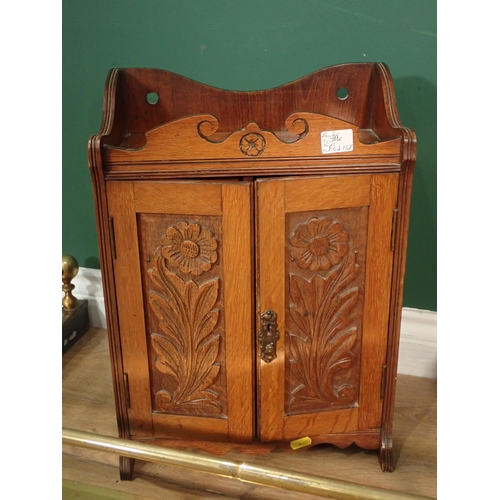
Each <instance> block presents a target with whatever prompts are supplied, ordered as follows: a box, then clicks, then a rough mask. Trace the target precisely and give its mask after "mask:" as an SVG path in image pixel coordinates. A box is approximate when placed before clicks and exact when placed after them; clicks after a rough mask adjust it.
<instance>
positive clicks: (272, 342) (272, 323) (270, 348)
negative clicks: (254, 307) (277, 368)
mask: <svg viewBox="0 0 500 500" xmlns="http://www.w3.org/2000/svg"><path fill="white" fill-rule="evenodd" d="M279 338H280V332H279V331H278V324H277V322H276V313H275V312H274V311H271V309H268V310H267V311H266V312H264V313H262V314H261V315H260V332H259V344H260V358H261V359H262V360H264V361H265V362H266V363H270V362H271V361H272V360H273V359H275V358H276V342H277V341H278V339H279Z"/></svg>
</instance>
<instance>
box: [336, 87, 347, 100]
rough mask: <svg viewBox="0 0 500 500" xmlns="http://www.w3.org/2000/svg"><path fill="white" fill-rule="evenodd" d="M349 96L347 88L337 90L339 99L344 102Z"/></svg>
mask: <svg viewBox="0 0 500 500" xmlns="http://www.w3.org/2000/svg"><path fill="white" fill-rule="evenodd" d="M348 96H349V91H348V90H347V89H346V88H345V87H340V88H339V89H338V90H337V97H338V98H339V99H340V100H341V101H343V100H344V99H347V97H348Z"/></svg>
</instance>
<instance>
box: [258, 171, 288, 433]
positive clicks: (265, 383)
mask: <svg viewBox="0 0 500 500" xmlns="http://www.w3.org/2000/svg"><path fill="white" fill-rule="evenodd" d="M256 196H257V226H258V229H257V232H258V235H259V240H258V242H257V275H258V285H257V286H258V288H257V297H258V305H257V314H259V315H260V314H262V313H264V311H266V310H268V309H271V310H272V311H274V312H275V313H276V315H277V324H278V330H279V331H281V340H278V342H277V343H276V359H274V360H273V361H271V362H270V363H266V362H265V361H263V360H262V359H261V358H260V351H258V352H257V370H258V373H259V384H258V388H259V389H258V390H259V396H258V398H259V400H258V401H259V408H258V425H259V429H258V432H259V437H260V440H261V441H276V440H278V441H279V440H282V439H285V438H284V429H283V425H284V422H283V417H284V408H285V394H284V390H283V388H284V385H285V364H284V363H285V349H284V342H283V338H284V331H283V328H284V325H285V323H284V319H285V296H284V287H283V279H284V275H285V262H284V258H283V257H284V255H285V242H284V234H285V211H284V208H285V183H284V181H259V182H257V186H256ZM258 324H259V323H258Z"/></svg>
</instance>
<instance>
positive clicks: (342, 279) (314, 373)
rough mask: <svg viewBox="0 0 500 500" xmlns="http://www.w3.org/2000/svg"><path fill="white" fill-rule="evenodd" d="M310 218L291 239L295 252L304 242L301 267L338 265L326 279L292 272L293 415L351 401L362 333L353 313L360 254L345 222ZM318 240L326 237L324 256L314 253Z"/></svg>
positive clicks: (291, 400) (297, 253)
mask: <svg viewBox="0 0 500 500" xmlns="http://www.w3.org/2000/svg"><path fill="white" fill-rule="evenodd" d="M311 221H312V223H311ZM311 221H309V223H308V224H307V225H301V226H299V231H296V232H295V235H293V236H292V238H291V243H292V255H294V253H293V252H294V251H295V250H294V247H293V244H294V243H296V244H297V243H300V246H299V245H297V246H296V253H295V255H296V257H297V265H298V266H299V267H301V268H305V267H309V269H310V270H316V269H318V268H320V269H328V268H330V267H331V266H332V265H333V263H336V264H337V265H336V267H334V268H333V270H332V271H331V272H330V273H329V274H328V275H327V276H326V277H322V276H320V275H315V276H313V277H312V278H311V279H310V280H307V279H305V278H303V277H301V276H298V275H295V274H290V300H291V304H290V316H291V319H292V323H293V327H292V328H291V329H290V332H289V334H290V335H289V349H290V354H291V358H290V369H291V372H292V374H293V377H294V378H295V380H296V383H295V386H294V388H293V389H292V390H291V394H290V400H289V405H290V408H291V410H293V412H294V413H295V412H297V413H301V412H307V411H308V410H309V411H310V409H311V407H314V409H315V411H316V410H318V411H321V410H328V409H330V408H332V406H333V405H337V406H338V405H339V404H340V405H345V404H349V403H352V402H353V401H354V400H355V398H356V396H357V392H356V389H355V387H354V386H353V385H352V384H350V383H349V380H345V379H344V380H343V379H342V374H343V373H345V372H344V371H345V370H346V369H347V368H349V367H351V365H352V364H353V363H354V361H355V356H354V354H353V352H352V351H351V349H352V348H353V346H354V344H355V342H356V340H357V336H358V330H357V328H356V326H354V325H353V324H352V320H351V318H350V317H349V312H350V311H351V310H352V308H353V307H354V306H355V304H356V302H357V300H358V296H359V288H358V287H357V286H353V283H352V282H353V280H354V278H355V277H356V275H357V271H358V265H357V264H356V263H355V253H354V251H353V250H352V249H351V248H350V246H349V245H348V243H347V240H348V238H347V233H345V232H344V231H343V227H342V225H341V224H340V223H338V222H333V221H332V220H330V219H327V218H325V219H322V220H319V219H311ZM300 227H302V228H303V229H302V231H300ZM318 238H323V240H324V241H323V243H324V244H323V245H321V246H320V245H319V244H318V247H319V248H320V249H322V254H321V256H323V257H324V258H322V259H319V258H317V257H318V255H319V252H316V253H317V254H318V255H315V253H314V251H311V246H313V244H314V242H315V241H318ZM335 246H336V247H337V248H336V249H335ZM299 251H302V254H301V255H302V257H300V256H299Z"/></svg>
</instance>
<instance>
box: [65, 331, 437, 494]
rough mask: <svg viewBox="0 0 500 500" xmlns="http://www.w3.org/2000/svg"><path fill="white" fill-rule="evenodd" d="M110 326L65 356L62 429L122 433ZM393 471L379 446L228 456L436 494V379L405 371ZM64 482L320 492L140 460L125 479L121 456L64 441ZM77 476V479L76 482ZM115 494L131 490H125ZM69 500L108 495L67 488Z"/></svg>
mask: <svg viewBox="0 0 500 500" xmlns="http://www.w3.org/2000/svg"><path fill="white" fill-rule="evenodd" d="M106 335H107V334H106V330H102V329H91V330H90V331H89V332H87V333H86V334H85V335H84V336H83V337H82V339H80V340H79V341H78V343H77V344H75V345H74V346H73V347H72V348H71V349H70V350H69V351H68V352H67V353H65V354H64V356H63V359H62V364H63V369H62V373H63V381H62V408H63V415H62V422H63V427H67V428H71V429H77V430H82V431H88V432H94V433H97V434H102V435H108V436H118V433H117V427H116V419H115V409H114V399H113V389H112V383H111V367H110V362H109V351H108V343H107V336H106ZM394 447H395V459H396V470H395V471H394V472H393V473H390V474H384V473H382V472H381V471H380V467H379V464H378V458H377V455H376V453H375V452H371V451H363V450H360V449H359V448H357V447H355V446H352V447H349V448H347V449H345V450H340V449H337V448H335V447H333V446H330V445H320V446H317V447H313V448H309V449H306V450H301V451H296V452H290V453H284V452H282V451H275V452H272V453H270V454H267V455H257V456H252V455H247V454H242V453H238V452H235V451H233V452H231V453H229V454H228V455H227V458H228V459H231V460H235V461H242V462H243V461H244V462H247V463H254V464H259V465H268V466H272V467H278V468H281V469H286V470H290V471H297V472H303V473H308V474H314V475H319V476H322V477H329V478H335V479H341V480H346V481H351V482H354V483H358V484H365V485H371V486H377V487H379V488H386V489H390V490H393V491H404V492H407V493H413V494H418V495H422V496H428V497H431V498H436V496H437V493H436V488H437V486H436V483H437V481H436V381H435V380H430V379H423V378H417V377H410V376H405V375H401V376H400V377H399V378H398V389H397V397H396V411H395V421H394ZM62 464H63V470H62V477H63V479H64V480H70V481H71V483H69V482H68V481H64V483H65V484H66V485H68V484H77V483H84V484H85V485H86V486H85V488H87V489H88V490H89V491H92V488H93V487H95V486H99V487H102V488H108V489H110V490H114V491H115V492H116V493H113V495H117V496H107V498H136V499H139V498H147V499H158V500H160V499H162V500H163V499H166V498H168V499H169V500H180V499H182V500H187V499H199V498H207V499H215V498H217V499H219V500H220V499H223V498H239V499H262V500H274V499H276V500H292V499H294V500H295V499H301V500H313V499H316V498H318V497H316V496H312V495H305V494H299V493H294V492H291V491H285V490H278V489H274V488H267V487H263V486H256V485H252V484H248V483H243V482H240V481H238V480H233V479H229V478H222V477H217V476H212V475H209V474H202V473H199V472H194V471H190V470H186V469H179V468H176V467H167V466H163V465H157V464H153V463H146V462H140V461H136V464H135V470H134V472H135V473H134V478H135V479H134V480H133V481H120V480H119V473H118V457H117V456H115V455H110V454H106V453H102V452H95V451H90V450H84V449H82V448H76V447H69V446H63V459H62ZM73 482H76V483H73ZM118 492H123V493H128V494H130V495H132V496H129V495H123V496H120V495H119V493H118ZM63 498H64V496H63ZM66 498H104V497H99V496H98V495H97V494H94V496H92V495H91V496H84V495H82V494H79V493H77V494H75V495H74V496H71V495H70V494H69V493H67V494H66Z"/></svg>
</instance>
